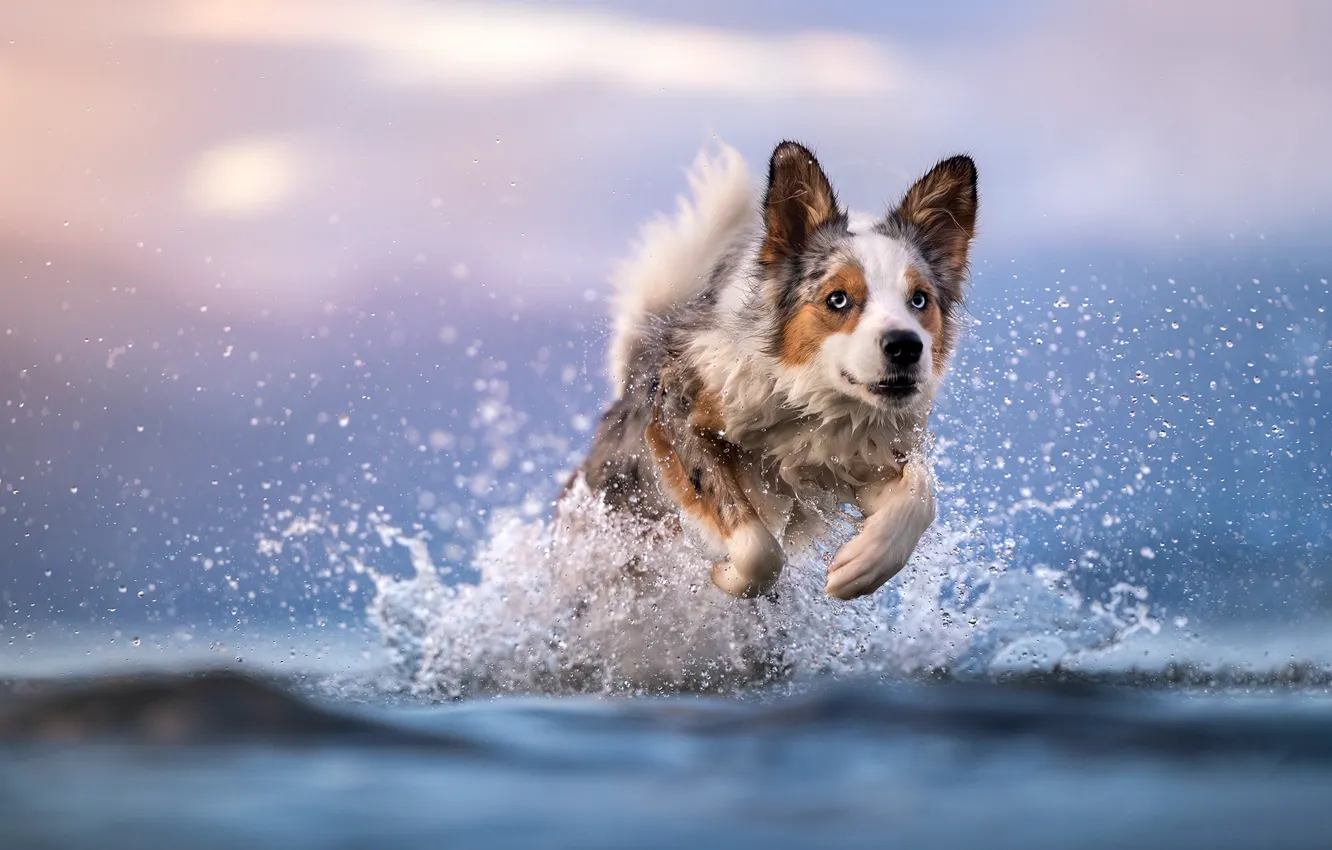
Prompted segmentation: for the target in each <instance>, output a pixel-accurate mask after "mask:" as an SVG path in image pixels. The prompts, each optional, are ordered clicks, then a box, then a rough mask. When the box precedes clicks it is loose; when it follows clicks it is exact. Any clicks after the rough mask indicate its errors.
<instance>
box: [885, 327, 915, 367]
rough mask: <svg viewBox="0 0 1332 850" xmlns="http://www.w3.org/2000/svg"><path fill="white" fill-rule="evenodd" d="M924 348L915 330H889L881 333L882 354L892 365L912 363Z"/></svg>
mask: <svg viewBox="0 0 1332 850" xmlns="http://www.w3.org/2000/svg"><path fill="white" fill-rule="evenodd" d="M924 348H925V344H924V343H923V342H921V341H920V337H919V336H917V334H916V332H915V331H889V332H888V333H886V334H884V335H883V355H884V356H885V357H887V358H888V362H889V363H891V364H893V365H894V366H911V365H914V364H915V362H916V361H917V360H919V359H920V352H921V351H922V350H924Z"/></svg>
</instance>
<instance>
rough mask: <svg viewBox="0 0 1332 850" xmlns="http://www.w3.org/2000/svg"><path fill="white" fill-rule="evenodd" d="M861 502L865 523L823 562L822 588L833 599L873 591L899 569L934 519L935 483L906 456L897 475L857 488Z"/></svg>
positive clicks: (919, 462)
mask: <svg viewBox="0 0 1332 850" xmlns="http://www.w3.org/2000/svg"><path fill="white" fill-rule="evenodd" d="M860 501H861V504H862V505H863V506H864V507H865V509H866V512H867V513H868V514H869V517H868V519H866V520H865V527H864V528H863V529H861V532H860V534H858V535H856V536H855V537H854V538H852V540H851V541H850V542H848V543H847V544H845V545H844V546H842V548H840V549H838V550H837V554H836V555H835V556H833V560H832V564H831V565H829V567H828V582H827V586H826V592H827V593H828V595H829V596H835V597H837V598H838V599H854V598H855V597H857V596H864V595H866V594H870V593H873V592H874V591H876V590H878V589H879V588H880V587H882V586H883V585H884V583H885V582H887V581H888V580H889V579H891V578H892V577H893V576H895V575H897V574H898V573H899V572H901V571H902V568H903V567H905V566H906V563H907V560H908V559H909V558H910V557H911V553H912V552H914V551H916V544H918V543H919V542H920V538H921V535H923V534H924V533H925V531H926V530H927V529H928V528H929V527H930V524H931V523H933V522H934V516H935V506H934V482H933V481H931V480H930V476H929V471H928V468H927V467H926V466H925V464H923V463H922V462H921V461H920V459H914V458H913V459H912V460H911V461H909V462H908V463H907V464H906V467H905V468H904V469H903V470H902V475H901V477H900V478H895V479H892V480H890V481H888V482H886V483H885V484H883V485H881V486H879V487H876V488H871V491H870V492H866V493H862V494H861V499H860Z"/></svg>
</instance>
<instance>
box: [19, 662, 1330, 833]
mask: <svg viewBox="0 0 1332 850" xmlns="http://www.w3.org/2000/svg"><path fill="white" fill-rule="evenodd" d="M1137 685H1138V686H1137V687H1129V686H1128V684H1127V683H1126V682H1125V681H1124V680H1119V679H1115V678H1114V677H1109V676H1105V677H1100V678H1094V677H1092V678H1087V677H1072V678H1070V677H1064V678H1063V679H1059V678H1058V677H1056V678H1055V679H1046V680H1042V679H1038V678H1032V677H1027V678H1025V679H1016V680H1013V681H1009V682H1007V683H978V682H970V683H962V682H957V681H951V682H937V681H936V682H930V683H926V682H898V683H896V684H891V685H889V684H883V683H872V682H851V683H848V682H842V683H831V682H824V683H821V684H819V685H816V686H814V687H811V688H810V689H808V690H807V691H805V692H804V693H800V694H794V695H791V694H787V695H781V696H774V695H771V694H767V693H760V692H756V693H752V694H750V695H749V696H748V697H746V698H744V699H738V700H737V699H719V698H710V697H686V696H678V695H677V696H671V697H657V698H648V697H638V698H627V699H590V698H564V699H554V698H550V697H521V698H519V697H511V698H502V699H495V700H481V701H470V702H462V703H448V704H436V705H423V704H406V705H404V704H397V705H387V704H384V703H383V702H382V701H381V702H378V703H372V704H366V703H364V702H348V701H347V700H346V699H343V700H341V701H337V700H330V699H329V698H328V696H327V695H324V696H316V695H315V694H314V692H313V691H312V690H311V685H310V683H309V682H308V681H307V682H305V683H304V684H301V683H299V682H294V681H285V682H283V683H281V685H280V686H279V685H278V684H277V683H266V682H261V681H259V680H251V679H242V678H238V677H232V676H228V675H214V676H213V677H211V678H208V677H193V678H191V677H181V676H167V677H165V678H161V679H151V680H146V681H145V680H140V681H139V682H138V683H129V684H127V683H124V682H119V683H103V684H100V685H86V686H84V687H85V689H84V690H82V691H78V692H76V693H73V694H71V693H70V686H69V685H68V684H65V685H64V686H59V687H53V686H51V685H49V684H48V685H41V684H34V683H31V682H30V683H29V684H28V685H27V690H28V691H29V694H28V696H27V697H26V698H24V699H15V698H12V697H11V698H10V700H9V701H8V702H7V703H6V704H5V705H6V708H7V711H6V712H4V713H0V735H2V736H3V737H4V738H5V740H6V741H7V743H6V744H5V749H4V752H5V757H4V759H3V761H2V762H0V823H2V824H3V826H0V835H3V836H4V838H5V845H4V846H6V847H89V846H95V847H101V848H108V850H109V848H120V847H126V848H128V847H140V846H190V847H201V848H213V847H216V848H223V847H242V846H282V847H288V848H303V847H311V848H313V847H368V846H392V847H397V848H417V847H421V848H425V847H438V846H441V844H443V845H445V846H477V847H481V846H484V847H676V846H686V843H687V844H692V845H702V846H765V847H809V846H845V847H861V846H864V847H870V846H875V847H878V846H885V845H889V846H911V847H916V846H930V847H971V846H976V845H977V844H983V845H984V846H989V847H999V848H1004V847H1069V846H1078V847H1123V846H1127V845H1130V844H1132V845H1135V846H1146V847H1209V848H1217V847H1225V848H1229V847H1235V848H1242V847H1260V846H1261V847H1274V848H1275V847H1281V848H1285V847H1325V846H1326V812H1325V811H1324V808H1325V804H1326V800H1327V799H1328V794H1329V793H1332V712H1330V711H1329V708H1330V707H1332V702H1330V701H1329V700H1328V697H1327V696H1326V691H1325V690H1323V688H1325V687H1326V682H1324V683H1323V686H1322V687H1321V688H1318V689H1316V690H1317V691H1318V694H1317V695H1315V693H1313V692H1312V691H1311V690H1309V689H1305V691H1304V692H1303V694H1302V695H1301V696H1298V697H1296V696H1292V695H1290V693H1289V692H1288V693H1287V694H1286V696H1283V697H1279V698H1274V697H1272V696H1270V695H1268V696H1254V695H1252V694H1250V695H1248V696H1241V695H1239V693H1238V692H1237V691H1234V690H1229V691H1227V692H1225V693H1216V692H1211V693H1209V692H1207V691H1205V690H1196V691H1191V692H1189V693H1183V692H1180V691H1170V692H1167V693H1162V692H1160V691H1157V690H1154V689H1151V688H1146V689H1144V688H1143V687H1142V683H1141V682H1139V683H1137ZM34 692H35V693H34ZM293 692H294V693H297V694H299V695H298V696H284V694H287V693H293ZM37 694H40V696H39V695H37ZM24 707H27V708H28V709H32V710H30V711H28V712H27V713H26V714H25V713H24V711H23V710H22V709H23V708H24ZM34 717H35V718H37V719H33V718H34ZM194 721H198V722H194ZM80 736H87V738H88V739H91V740H92V741H94V742H95V743H89V742H88V741H87V740H85V742H84V743H82V744H72V743H69V741H70V740H71V739H77V738H78V737H80Z"/></svg>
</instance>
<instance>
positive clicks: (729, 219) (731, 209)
mask: <svg viewBox="0 0 1332 850" xmlns="http://www.w3.org/2000/svg"><path fill="white" fill-rule="evenodd" d="M719 147H720V150H719V151H718V152H717V155H716V156H715V157H711V158H710V157H709V156H708V155H707V152H706V151H700V152H699V154H698V156H697V157H695V159H694V164H693V166H692V167H691V168H690V170H689V187H690V189H691V191H692V196H693V197H692V198H686V197H684V196H683V195H682V196H680V198H679V203H678V208H677V210H676V213H675V217H674V218H668V217H666V216H658V217H657V218H656V219H654V220H652V221H650V222H648V223H647V224H646V225H644V226H643V229H642V231H640V233H639V237H638V244H637V245H636V246H635V249H634V252H633V254H631V255H630V256H629V257H628V258H627V259H626V260H624V261H623V262H622V263H621V264H620V265H619V267H618V268H617V269H616V270H615V273H614V275H613V276H612V278H611V280H612V282H613V283H614V284H615V290H616V291H615V296H614V302H613V311H614V317H615V328H614V332H613V333H614V335H613V337H612V339H611V346H610V364H609V365H610V375H611V381H612V384H613V388H614V391H615V396H616V397H617V398H618V397H619V396H620V395H621V394H622V393H623V392H624V389H625V385H626V384H627V382H628V379H629V361H630V358H631V356H632V352H633V348H634V345H635V343H637V341H638V339H639V337H640V335H641V334H642V330H643V328H644V327H645V326H646V325H647V324H648V323H650V322H651V321H652V320H653V319H654V318H656V317H659V316H662V315H665V314H666V313H668V312H670V310H671V309H672V308H674V307H676V306H677V305H679V304H682V303H684V302H685V301H688V300H689V299H690V298H692V297H693V296H695V295H697V294H698V293H699V292H700V291H701V290H702V289H703V286H704V284H705V283H706V282H707V273H708V271H709V270H710V269H711V267H712V265H713V263H714V262H716V260H717V258H718V257H719V256H720V255H721V253H722V252H723V251H724V250H725V249H726V247H727V245H728V244H729V243H730V241H731V239H732V237H733V236H735V234H736V233H737V232H739V231H740V230H741V229H742V228H744V226H745V225H746V224H747V223H748V222H749V221H750V220H751V218H752V217H753V216H754V215H756V214H757V205H756V203H755V197H754V190H753V186H752V185H751V183H750V181H749V169H748V167H747V166H746V165H745V161H744V159H743V158H741V156H740V154H739V153H738V152H736V150H735V149H734V148H732V147H730V146H728V145H726V144H720V146H719Z"/></svg>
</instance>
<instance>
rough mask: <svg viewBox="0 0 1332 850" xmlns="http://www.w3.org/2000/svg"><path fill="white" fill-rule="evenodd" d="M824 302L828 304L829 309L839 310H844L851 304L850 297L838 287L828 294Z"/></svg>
mask: <svg viewBox="0 0 1332 850" xmlns="http://www.w3.org/2000/svg"><path fill="white" fill-rule="evenodd" d="M824 303H825V304H827V305H828V309H829V310H838V311H841V310H845V309H846V308H847V307H848V306H849V305H850V304H851V299H850V298H849V297H848V296H847V294H846V293H845V292H843V291H842V290H840V289H839V290H837V291H836V292H834V293H832V294H830V295H829V296H828V298H827V300H826V301H825V302H824Z"/></svg>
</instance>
